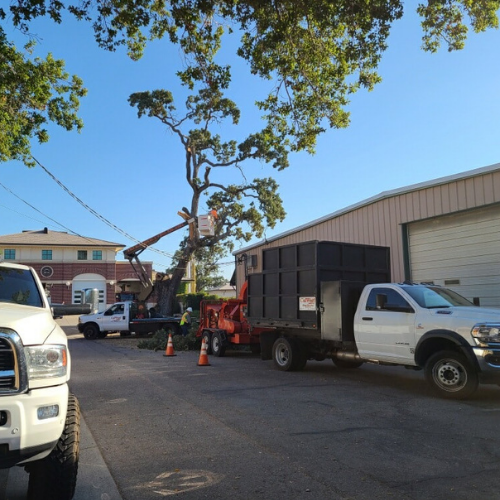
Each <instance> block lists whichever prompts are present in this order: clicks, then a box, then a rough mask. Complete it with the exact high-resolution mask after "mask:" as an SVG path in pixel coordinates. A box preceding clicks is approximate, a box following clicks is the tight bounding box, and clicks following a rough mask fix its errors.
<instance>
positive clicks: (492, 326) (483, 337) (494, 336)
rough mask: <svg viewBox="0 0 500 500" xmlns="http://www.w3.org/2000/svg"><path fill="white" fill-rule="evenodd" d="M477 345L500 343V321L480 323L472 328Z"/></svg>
mask: <svg viewBox="0 0 500 500" xmlns="http://www.w3.org/2000/svg"><path fill="white" fill-rule="evenodd" d="M471 335H472V338H473V339H474V341H475V342H476V344H477V345H480V346H483V347H484V346H487V345H488V344H497V343H498V344H500V323H478V324H477V325H474V327H473V328H472V330H471Z"/></svg>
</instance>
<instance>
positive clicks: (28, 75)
mask: <svg viewBox="0 0 500 500" xmlns="http://www.w3.org/2000/svg"><path fill="white" fill-rule="evenodd" d="M33 48H34V42H30V43H28V44H26V46H25V47H24V53H23V52H21V51H19V50H18V49H17V48H16V47H15V46H14V45H13V44H11V43H9V42H8V41H7V39H6V36H5V33H4V32H3V30H2V28H1V27H0V162H3V161H8V160H20V161H22V162H23V163H24V164H25V165H27V166H28V167H33V166H34V165H35V162H34V160H33V158H32V157H31V140H32V139H33V138H35V139H37V140H38V142H39V143H44V142H47V141H48V140H49V135H48V132H47V129H46V125H47V124H48V122H53V123H56V124H57V125H60V126H61V127H63V128H65V129H66V130H73V129H74V128H76V129H77V130H78V131H80V130H81V128H82V127H83V122H82V120H81V119H80V118H78V116H77V112H78V109H79V104H80V102H79V99H80V98H81V97H83V96H84V95H85V94H86V92H87V91H86V89H85V88H84V87H83V82H82V81H81V80H80V79H79V78H78V77H76V76H72V77H70V76H69V74H68V73H66V72H65V71H64V61H61V60H56V59H54V58H53V57H52V55H51V54H49V55H48V56H47V57H46V58H45V59H44V60H42V59H40V58H35V59H33V60H31V59H30V58H29V56H30V55H31V53H32V51H33Z"/></svg>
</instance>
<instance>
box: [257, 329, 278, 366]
mask: <svg viewBox="0 0 500 500" xmlns="http://www.w3.org/2000/svg"><path fill="white" fill-rule="evenodd" d="M278 337H279V335H278V333H276V332H262V333H261V334H260V358H261V359H263V360H264V361H266V360H270V359H273V345H274V342H276V339H277V338H278Z"/></svg>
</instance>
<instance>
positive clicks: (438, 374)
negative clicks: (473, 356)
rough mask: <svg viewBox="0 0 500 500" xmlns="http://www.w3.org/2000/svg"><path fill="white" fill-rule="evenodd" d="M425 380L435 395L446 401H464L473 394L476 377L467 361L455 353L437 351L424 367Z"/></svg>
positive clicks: (475, 386)
mask: <svg viewBox="0 0 500 500" xmlns="http://www.w3.org/2000/svg"><path fill="white" fill-rule="evenodd" d="M425 378H426V379H427V381H428V382H429V384H430V385H431V387H432V389H433V390H434V392H435V393H436V394H438V395H439V396H441V397H443V398H447V399H465V398H468V397H469V396H471V395H472V394H474V392H475V391H476V389H477V386H478V376H477V372H476V370H475V369H474V367H473V366H472V365H471V363H470V362H469V360H468V359H467V358H466V357H465V356H464V355H463V354H461V353H459V352H455V351H439V352H437V353H436V354H433V355H432V356H431V357H430V358H429V359H428V360H427V363H426V365H425Z"/></svg>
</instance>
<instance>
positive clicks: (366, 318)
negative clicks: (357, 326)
mask: <svg viewBox="0 0 500 500" xmlns="http://www.w3.org/2000/svg"><path fill="white" fill-rule="evenodd" d="M361 319H362V320H363V321H373V318H370V317H368V316H365V317H364V318H361Z"/></svg>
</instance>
